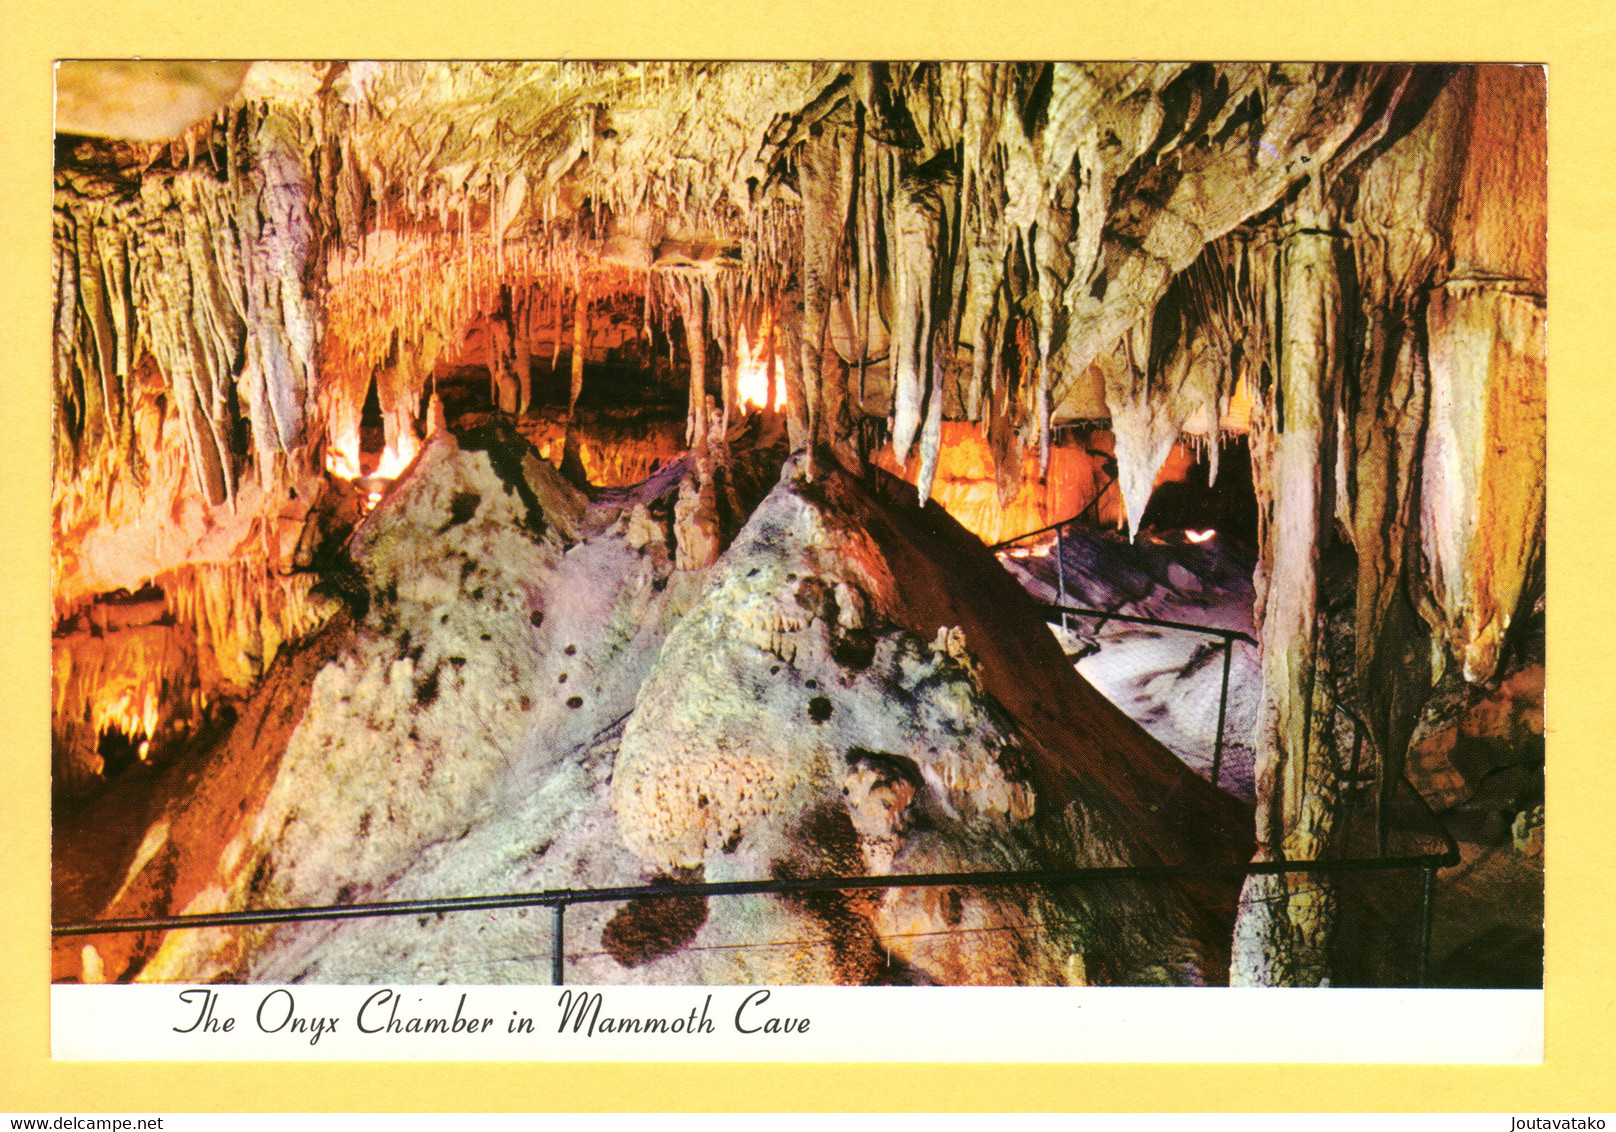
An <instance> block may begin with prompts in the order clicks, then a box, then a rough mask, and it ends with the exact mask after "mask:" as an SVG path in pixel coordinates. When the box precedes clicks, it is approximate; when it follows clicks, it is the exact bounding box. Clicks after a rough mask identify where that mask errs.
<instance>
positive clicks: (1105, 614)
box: [1045, 605, 1257, 786]
mask: <svg viewBox="0 0 1616 1132" xmlns="http://www.w3.org/2000/svg"><path fill="white" fill-rule="evenodd" d="M1045 610H1046V611H1047V613H1049V614H1052V615H1053V616H1049V617H1046V618H1045V619H1046V620H1048V621H1054V620H1056V618H1057V617H1058V618H1059V620H1060V623H1061V628H1063V629H1064V628H1065V627H1066V618H1067V617H1068V616H1075V617H1097V618H1099V619H1100V623H1101V624H1104V623H1105V622H1107V621H1127V622H1129V623H1130V624H1135V625H1159V626H1161V627H1162V628H1164V629H1179V630H1181V631H1183V632H1186V633H1202V634H1204V635H1206V636H1208V637H1222V638H1223V644H1222V646H1221V647H1222V649H1223V684H1222V687H1221V688H1220V689H1219V691H1218V730H1217V737H1216V738H1215V739H1214V740H1213V743H1212V785H1214V786H1217V785H1219V779H1220V778H1221V777H1222V775H1223V724H1224V721H1225V720H1226V719H1227V718H1228V711H1229V665H1230V662H1231V661H1232V660H1233V659H1234V643H1235V642H1236V641H1245V642H1246V643H1247V644H1249V645H1256V644H1257V642H1256V640H1255V639H1254V638H1253V637H1252V636H1251V635H1250V634H1249V633H1242V632H1240V631H1239V630H1238V629H1218V628H1214V627H1213V626H1211V625H1195V624H1192V623H1191V622H1188V621H1169V620H1167V619H1165V618H1162V617H1141V616H1138V615H1136V614H1132V613H1115V612H1112V611H1109V610H1104V609H1083V608H1080V607H1078V606H1075V605H1048V606H1045ZM1096 628H1098V626H1096Z"/></svg>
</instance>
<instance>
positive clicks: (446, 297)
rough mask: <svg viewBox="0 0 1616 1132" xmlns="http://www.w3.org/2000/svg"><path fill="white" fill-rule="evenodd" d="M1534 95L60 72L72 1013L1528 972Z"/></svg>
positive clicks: (58, 575) (891, 81) (1534, 470)
mask: <svg viewBox="0 0 1616 1132" xmlns="http://www.w3.org/2000/svg"><path fill="white" fill-rule="evenodd" d="M1546 81H1547V80H1546V73H1545V70H1544V69H1543V68H1542V67H1539V66H1516V65H1505V64H1486V65H1468V64H1466V65H1457V64H1455V65H1446V64H1433V63H1420V64H1406V65H1405V64H1389V63H1377V64H1361V65H1359V64H1348V63H1288V62H1278V63H1268V62H1255V63H1253V62H1241V63H1211V62H1198V63H1148V62H1145V63H1142V62H1099V63H1074V62H1053V63H1051V62H926V61H920V62H915V61H907V62H906V61H890V62H879V61H877V62H869V61H866V62H852V63H835V62H812V63H810V62H797V63H793V62H735V61H728V62H705V63H704V62H641V61H610V62H603V61H562V62H490V63H478V62H455V63H446V62H401V61H387V62H372V61H346V62H344V61H336V62H332V61H312V62H309V61H278V62H262V61H257V62H246V61H161V60H156V61H70V62H63V63H60V64H58V67H57V71H56V94H55V99H56V103H55V105H56V121H55V134H54V143H55V149H54V153H55V160H54V178H55V179H54V212H53V240H52V246H53V266H54V274H53V297H54V308H53V310H52V312H51V314H50V319H51V323H50V325H51V331H52V334H53V342H54V346H53V350H52V355H51V357H52V366H53V371H52V374H51V382H52V385H51V388H52V398H51V428H52V444H51V455H50V474H51V485H52V486H51V495H50V505H51V531H52V541H51V574H50V586H51V590H50V596H51V603H52V606H51V611H50V616H51V620H52V625H53V632H52V636H51V659H50V663H51V696H52V713H51V752H50V760H51V797H50V805H51V880H50V889H51V921H52V923H51V962H50V968H51V978H52V980H53V981H54V982H56V983H129V982H142V983H186V984H207V983H257V984H303V983H310V984H383V983H386V984H392V985H433V984H455V985H457V984H465V985H485V984H536V985H542V984H550V983H552V982H555V983H567V984H579V985H608V984H623V983H637V984H675V985H703V986H724V985H737V984H739V985H749V984H754V985H763V986H770V985H773V986H778V985H790V984H839V985H856V986H873V985H883V986H892V985H906V986H921V985H924V986H963V985H996V986H1039V987H1068V986H1129V987H1138V986H1169V987H1189V986H1223V987H1229V986H1236V987H1309V988H1312V987H1356V988H1363V987H1448V988H1536V987H1541V986H1542V979H1543V968H1544V950H1543V946H1544V933H1543V913H1544V867H1543V861H1544V834H1545V815H1544V806H1543V798H1544V786H1543V784H1544V722H1543V721H1544V671H1545V665H1544V655H1545V641H1544V624H1545V549H1544V547H1545V538H1544V530H1545V524H1544V512H1545V467H1546V445H1545V417H1546V394H1545V387H1546V366H1547V347H1546V332H1547V330H1546V328H1547V300H1546V278H1545V276H1546V269H1545V262H1546V242H1547V212H1546V187H1547V173H1548V171H1547V143H1546V106H1545V104H1546ZM39 757H43V753H42V752H41V754H40V756H39Z"/></svg>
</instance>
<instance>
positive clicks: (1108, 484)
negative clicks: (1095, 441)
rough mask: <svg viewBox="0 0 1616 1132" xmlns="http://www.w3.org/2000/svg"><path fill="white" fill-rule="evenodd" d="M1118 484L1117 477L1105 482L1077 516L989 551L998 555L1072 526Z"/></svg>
mask: <svg viewBox="0 0 1616 1132" xmlns="http://www.w3.org/2000/svg"><path fill="white" fill-rule="evenodd" d="M1116 483H1117V477H1115V476H1111V477H1110V478H1109V479H1107V480H1106V481H1105V483H1104V485H1103V486H1101V488H1100V490H1099V491H1097V492H1095V493H1094V497H1093V498H1092V499H1090V500H1089V501H1088V502H1087V503H1085V504H1083V509H1082V510H1081V511H1079V512H1078V513H1077V514H1075V515H1073V516H1071V517H1070V518H1066V519H1060V520H1057V521H1056V522H1053V523H1051V524H1049V526H1047V527H1039V528H1038V529H1037V530H1036V531H1027V532H1025V533H1024V534H1019V535H1016V536H1015V537H1013V538H1007V539H1005V540H1004V541H1003V542H996V543H994V544H993V545H992V546H990V547H988V549H989V550H991V551H993V553H995V554H997V553H998V552H999V551H1001V550H1003V549H1004V548H1005V547H1007V546H1014V545H1016V543H1018V542H1025V541H1026V540H1027V539H1030V538H1036V537H1038V536H1039V535H1043V534H1048V533H1049V532H1050V531H1056V532H1059V531H1060V530H1061V529H1062V528H1064V527H1066V526H1068V525H1070V524H1072V523H1075V522H1077V521H1078V520H1080V519H1081V518H1083V516H1084V515H1087V514H1088V513H1089V512H1090V511H1094V510H1095V509H1096V508H1097V507H1098V506H1099V505H1100V500H1102V499H1104V498H1105V493H1106V492H1108V491H1110V490H1111V489H1112V488H1113V487H1115V486H1116Z"/></svg>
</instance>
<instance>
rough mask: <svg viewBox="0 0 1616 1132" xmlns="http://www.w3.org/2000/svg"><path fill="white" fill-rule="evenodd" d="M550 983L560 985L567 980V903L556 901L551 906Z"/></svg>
mask: <svg viewBox="0 0 1616 1132" xmlns="http://www.w3.org/2000/svg"><path fill="white" fill-rule="evenodd" d="M550 912H551V918H550V922H551V924H552V925H554V926H553V927H552V929H551V933H550V985H551V986H555V987H559V986H561V985H562V984H563V983H565V982H566V981H567V951H566V934H567V928H566V919H567V905H566V903H565V902H564V901H560V900H558V901H556V902H555V903H554V904H552V905H551V906H550Z"/></svg>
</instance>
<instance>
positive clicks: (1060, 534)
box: [1055, 524, 1066, 629]
mask: <svg viewBox="0 0 1616 1132" xmlns="http://www.w3.org/2000/svg"><path fill="white" fill-rule="evenodd" d="M1055 593H1056V594H1057V595H1059V598H1060V600H1059V602H1058V603H1057V604H1059V605H1061V606H1063V607H1064V606H1065V605H1066V527H1065V525H1064V524H1063V525H1061V526H1058V527H1056V528H1055ZM1061 628H1062V629H1064V628H1066V613H1065V611H1064V609H1063V610H1062V612H1061Z"/></svg>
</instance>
